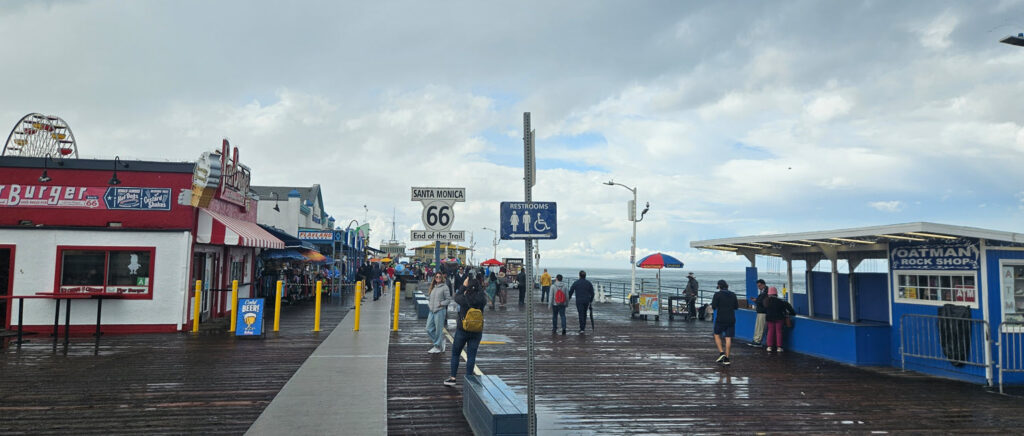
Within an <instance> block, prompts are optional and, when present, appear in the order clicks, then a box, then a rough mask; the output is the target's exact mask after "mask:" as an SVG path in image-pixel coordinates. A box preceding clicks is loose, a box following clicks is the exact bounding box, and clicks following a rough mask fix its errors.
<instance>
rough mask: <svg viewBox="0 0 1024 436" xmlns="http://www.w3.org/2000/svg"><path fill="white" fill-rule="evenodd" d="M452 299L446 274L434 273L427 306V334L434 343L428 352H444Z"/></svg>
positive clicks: (428, 292)
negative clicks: (445, 328) (446, 325)
mask: <svg viewBox="0 0 1024 436" xmlns="http://www.w3.org/2000/svg"><path fill="white" fill-rule="evenodd" d="M450 301H451V297H450V296H449V288H448V284H447V283H445V279H444V275H442V274H441V273H437V274H434V279H433V280H431V281H430V287H428V288H427V307H428V308H429V309H430V312H429V313H428V314H427V336H429V337H430V342H431V343H433V344H434V346H433V347H432V348H430V350H428V351H427V352H428V353H431V354H433V353H443V352H444V344H445V338H444V332H445V330H444V327H445V324H446V323H447V322H448V303H449V302H450Z"/></svg>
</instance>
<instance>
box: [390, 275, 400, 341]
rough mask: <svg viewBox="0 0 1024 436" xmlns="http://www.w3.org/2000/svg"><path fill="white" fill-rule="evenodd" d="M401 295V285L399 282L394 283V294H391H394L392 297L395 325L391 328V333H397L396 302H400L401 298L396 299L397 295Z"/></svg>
mask: <svg viewBox="0 0 1024 436" xmlns="http://www.w3.org/2000/svg"><path fill="white" fill-rule="evenodd" d="M401 293H402V283H401V282H395V292H392V294H394V297H395V323H394V325H393V326H392V327H391V331H393V332H397V331H398V302H399V301H400V300H401V298H398V294H401Z"/></svg>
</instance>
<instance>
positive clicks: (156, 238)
mask: <svg viewBox="0 0 1024 436" xmlns="http://www.w3.org/2000/svg"><path fill="white" fill-rule="evenodd" d="M229 152H230V154H229ZM249 178H250V173H249V169H248V168H247V167H245V166H244V165H241V164H240V163H239V160H238V150H237V149H234V150H229V147H228V143H227V141H226V140H225V141H224V143H223V145H222V149H221V150H220V151H219V152H216V153H204V154H203V155H202V156H201V157H200V159H199V160H198V161H197V162H196V163H191V162H189V163H169V162H147V161H122V160H120V159H119V158H116V159H115V160H87V159H63V160H54V159H51V158H35V157H0V280H2V279H3V278H5V277H6V279H7V280H6V282H7V283H6V284H0V296H3V295H7V296H12V297H18V296H35V295H36V294H37V293H76V294H86V295H95V294H103V295H106V296H108V297H110V298H109V299H107V300H106V301H105V302H104V303H103V309H102V329H103V331H104V332H105V333H118V332H123V333H127V332H172V331H179V330H183V329H185V328H187V327H189V326H191V320H192V313H193V310H192V307H193V301H194V300H193V298H194V295H193V294H194V292H193V290H194V288H195V280H202V287H203V293H202V296H203V298H202V314H201V316H200V320H201V321H203V322H205V321H207V320H208V319H211V318H218V317H223V316H225V315H226V314H228V313H229V301H230V292H227V291H229V290H230V288H231V281H232V280H238V282H239V283H240V286H239V296H240V298H241V297H247V296H250V295H251V293H252V286H251V283H252V282H253V278H254V275H255V258H256V255H257V254H258V251H259V250H260V249H262V248H282V247H284V244H283V243H282V242H281V241H280V240H278V239H276V238H274V237H273V236H271V235H270V234H269V233H267V232H266V231H264V230H263V229H262V228H260V227H259V226H258V225H256V201H257V200H256V198H255V196H254V195H251V194H250V192H249ZM0 302H2V303H0V304H2V305H3V306H0V316H2V317H3V326H4V327H8V328H9V327H10V326H16V325H17V324H18V321H19V320H18V318H17V310H16V307H17V303H16V298H15V299H13V300H2V299H0ZM96 304H97V301H96V300H95V299H80V300H75V301H74V303H73V309H72V311H71V332H72V333H85V332H92V331H93V329H94V328H95V323H96ZM24 305H25V311H24V320H23V322H24V326H25V328H26V330H29V331H32V330H35V331H49V330H50V329H52V328H53V321H54V302H53V301H52V300H47V299H36V298H31V299H25V301H24ZM63 317H64V314H63V312H62V313H61V325H63Z"/></svg>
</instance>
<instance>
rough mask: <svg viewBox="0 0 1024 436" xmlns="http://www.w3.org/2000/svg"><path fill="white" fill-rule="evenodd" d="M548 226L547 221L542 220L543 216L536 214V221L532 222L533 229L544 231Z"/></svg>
mask: <svg viewBox="0 0 1024 436" xmlns="http://www.w3.org/2000/svg"><path fill="white" fill-rule="evenodd" d="M550 228H551V227H548V222H547V221H544V218H543V217H541V216H540V215H537V221H534V222H533V229H534V230H536V231H538V232H546V231H548V229H550Z"/></svg>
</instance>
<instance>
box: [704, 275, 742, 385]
mask: <svg viewBox="0 0 1024 436" xmlns="http://www.w3.org/2000/svg"><path fill="white" fill-rule="evenodd" d="M717 288H718V291H717V292H715V296H714V297H711V307H712V308H713V309H714V310H715V328H714V334H715V345H716V346H717V347H718V359H716V360H715V362H718V363H721V364H722V365H729V364H732V361H731V360H729V356H730V354H731V351H732V338H733V336H736V309H737V308H739V300H737V299H736V294H734V293H732V291H730V290H729V284H728V283H726V282H725V280H719V281H718V286H717ZM723 338H724V342H725V347H724V348H723V347H722V342H723Z"/></svg>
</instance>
